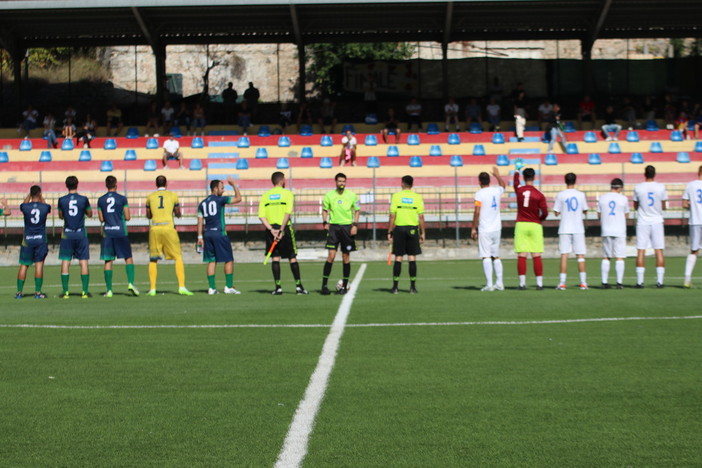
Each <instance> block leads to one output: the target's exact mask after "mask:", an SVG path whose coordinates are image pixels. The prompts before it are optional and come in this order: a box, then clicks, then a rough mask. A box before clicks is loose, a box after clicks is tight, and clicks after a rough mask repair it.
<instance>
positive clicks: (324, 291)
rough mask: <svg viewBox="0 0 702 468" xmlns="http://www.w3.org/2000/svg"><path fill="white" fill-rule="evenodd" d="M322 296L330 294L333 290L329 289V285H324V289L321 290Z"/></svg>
mask: <svg viewBox="0 0 702 468" xmlns="http://www.w3.org/2000/svg"><path fill="white" fill-rule="evenodd" d="M321 294H322V296H328V295H330V294H331V291H330V290H329V288H328V287H326V286H322V291H321Z"/></svg>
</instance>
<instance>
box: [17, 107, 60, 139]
mask: <svg viewBox="0 0 702 468" xmlns="http://www.w3.org/2000/svg"><path fill="white" fill-rule="evenodd" d="M38 120H39V111H37V110H36V109H35V108H34V107H32V105H31V104H30V105H28V106H27V109H26V110H25V111H24V112H22V123H20V125H19V127H17V133H21V132H22V130H24V137H25V138H29V132H31V131H32V130H34V129H35V128H37V121H38ZM55 123H56V122H54V124H55Z"/></svg>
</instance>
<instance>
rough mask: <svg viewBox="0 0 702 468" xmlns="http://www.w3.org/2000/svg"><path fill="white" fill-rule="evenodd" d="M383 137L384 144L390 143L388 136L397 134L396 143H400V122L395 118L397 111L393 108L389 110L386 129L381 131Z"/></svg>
mask: <svg viewBox="0 0 702 468" xmlns="http://www.w3.org/2000/svg"><path fill="white" fill-rule="evenodd" d="M381 133H382V135H383V142H385V143H387V142H388V135H390V134H392V133H394V134H395V143H399V142H400V133H401V131H400V121H399V120H397V117H395V109H393V108H392V107H391V108H389V109H388V118H387V120H385V128H384V129H382V130H381Z"/></svg>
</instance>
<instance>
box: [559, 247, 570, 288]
mask: <svg viewBox="0 0 702 468" xmlns="http://www.w3.org/2000/svg"><path fill="white" fill-rule="evenodd" d="M568 255H569V254H567V253H565V254H563V253H562V254H561V272H560V276H559V280H558V287H557V288H556V289H565V288H566V279H567V278H568Z"/></svg>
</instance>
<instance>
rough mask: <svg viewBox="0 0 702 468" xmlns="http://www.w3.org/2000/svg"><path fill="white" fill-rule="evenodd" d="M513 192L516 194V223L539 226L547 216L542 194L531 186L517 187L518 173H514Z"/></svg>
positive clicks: (544, 198)
mask: <svg viewBox="0 0 702 468" xmlns="http://www.w3.org/2000/svg"><path fill="white" fill-rule="evenodd" d="M514 190H515V192H516V193H517V221H527V222H530V223H539V224H541V222H542V221H543V220H544V219H546V216H548V206H546V197H545V196H544V194H543V193H541V192H540V191H539V190H538V189H537V188H536V187H534V186H533V185H519V171H515V173H514Z"/></svg>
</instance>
